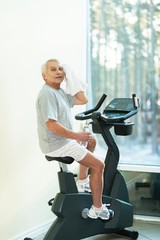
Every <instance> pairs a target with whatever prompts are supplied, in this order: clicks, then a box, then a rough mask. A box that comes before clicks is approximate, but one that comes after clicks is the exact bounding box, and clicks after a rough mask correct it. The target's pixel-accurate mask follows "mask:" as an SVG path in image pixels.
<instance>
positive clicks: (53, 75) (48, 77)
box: [43, 61, 65, 87]
mask: <svg viewBox="0 0 160 240" xmlns="http://www.w3.org/2000/svg"><path fill="white" fill-rule="evenodd" d="M64 75H65V74H64V71H63V68H62V67H61V66H60V64H59V63H58V62H57V61H50V62H48V63H47V66H46V71H45V73H43V78H44V80H45V81H46V83H47V84H48V85H50V86H53V87H59V86H60V84H61V82H62V81H63V79H64Z"/></svg>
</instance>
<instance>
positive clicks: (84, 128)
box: [80, 124, 90, 148]
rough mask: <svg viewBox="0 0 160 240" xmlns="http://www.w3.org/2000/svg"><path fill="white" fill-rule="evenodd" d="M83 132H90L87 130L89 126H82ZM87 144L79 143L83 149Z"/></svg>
mask: <svg viewBox="0 0 160 240" xmlns="http://www.w3.org/2000/svg"><path fill="white" fill-rule="evenodd" d="M83 131H84V132H90V130H89V124H86V125H84V127H83ZM87 144H88V142H80V145H81V146H83V147H85V148H86V147H87Z"/></svg>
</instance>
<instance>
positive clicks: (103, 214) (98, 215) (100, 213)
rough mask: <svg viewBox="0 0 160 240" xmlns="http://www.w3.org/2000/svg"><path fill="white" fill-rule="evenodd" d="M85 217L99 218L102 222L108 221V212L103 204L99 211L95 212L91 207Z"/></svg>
mask: <svg viewBox="0 0 160 240" xmlns="http://www.w3.org/2000/svg"><path fill="white" fill-rule="evenodd" d="M87 215H88V217H90V218H93V219H97V218H101V219H102V220H108V219H109V218H110V212H109V210H108V208H107V206H106V204H103V205H102V208H101V210H99V211H97V210H95V208H94V206H93V205H92V207H91V208H90V209H89V211H88V213H87Z"/></svg>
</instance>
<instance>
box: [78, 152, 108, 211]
mask: <svg viewBox="0 0 160 240" xmlns="http://www.w3.org/2000/svg"><path fill="white" fill-rule="evenodd" d="M79 163H80V164H82V165H84V166H85V167H87V168H90V170H91V176H90V187H91V191H92V197H93V205H94V206H95V207H97V208H99V207H101V206H102V191H103V171H104V163H103V162H102V161H101V160H100V159H98V158H96V157H95V156H94V155H93V154H92V153H87V155H86V156H85V157H84V158H83V159H82V160H81V161H80V162H79Z"/></svg>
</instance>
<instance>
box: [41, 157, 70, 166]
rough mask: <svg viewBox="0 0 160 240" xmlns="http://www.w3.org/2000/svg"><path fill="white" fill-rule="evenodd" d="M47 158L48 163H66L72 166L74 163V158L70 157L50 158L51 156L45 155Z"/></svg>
mask: <svg viewBox="0 0 160 240" xmlns="http://www.w3.org/2000/svg"><path fill="white" fill-rule="evenodd" d="M45 158H46V159H47V160H48V161H58V162H62V163H66V164H71V163H73V162H74V158H72V157H68V156H66V157H50V156H47V155H45Z"/></svg>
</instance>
